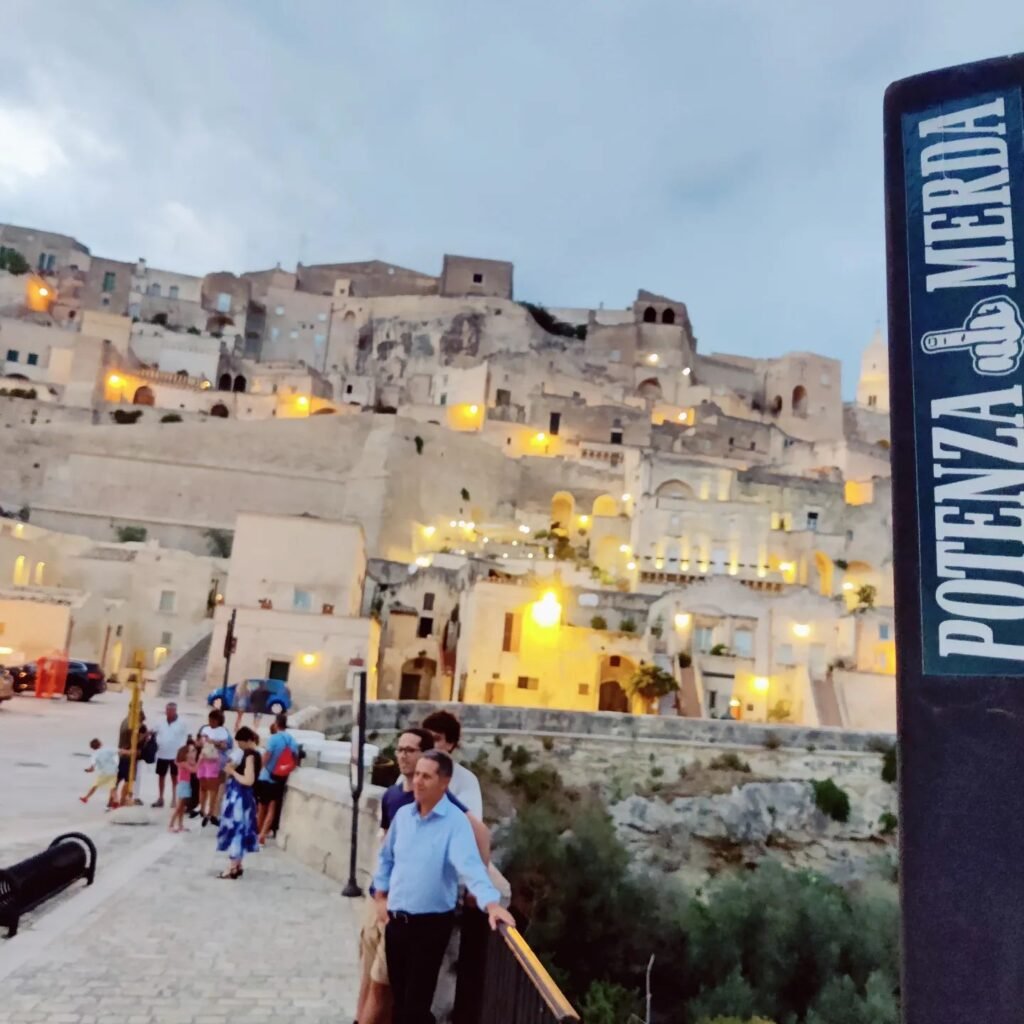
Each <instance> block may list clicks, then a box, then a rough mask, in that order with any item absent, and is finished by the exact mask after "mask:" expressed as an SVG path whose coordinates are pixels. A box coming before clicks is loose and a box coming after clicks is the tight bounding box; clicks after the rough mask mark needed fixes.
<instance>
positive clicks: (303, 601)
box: [292, 587, 313, 612]
mask: <svg viewBox="0 0 1024 1024" xmlns="http://www.w3.org/2000/svg"><path fill="white" fill-rule="evenodd" d="M292 607H293V608H294V609H295V610H296V611H300V612H308V611H309V610H310V608H312V607H313V595H312V594H311V593H310V592H309V591H308V590H300V589H299V588H298V587H296V588H295V594H294V596H293V597H292Z"/></svg>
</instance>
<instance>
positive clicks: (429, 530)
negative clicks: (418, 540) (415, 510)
mask: <svg viewBox="0 0 1024 1024" xmlns="http://www.w3.org/2000/svg"><path fill="white" fill-rule="evenodd" d="M435 533H437V527H436V526H424V527H423V536H424V537H433V536H434V534H435Z"/></svg>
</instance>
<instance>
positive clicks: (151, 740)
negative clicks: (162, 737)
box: [139, 732, 157, 764]
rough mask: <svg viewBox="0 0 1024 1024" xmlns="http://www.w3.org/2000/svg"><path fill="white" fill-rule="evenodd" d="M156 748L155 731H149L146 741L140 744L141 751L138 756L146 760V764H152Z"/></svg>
mask: <svg viewBox="0 0 1024 1024" xmlns="http://www.w3.org/2000/svg"><path fill="white" fill-rule="evenodd" d="M156 750H157V743H156V733H152V732H151V733H150V734H149V736H147V737H146V742H145V743H143V744H142V751H141V753H140V754H139V756H140V757H141V758H142V760H143V761H145V762H146V764H152V763H153V762H154V761H155V760H156Z"/></svg>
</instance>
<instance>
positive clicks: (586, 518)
mask: <svg viewBox="0 0 1024 1024" xmlns="http://www.w3.org/2000/svg"><path fill="white" fill-rule="evenodd" d="M589 522H590V516H580V526H586V525H587V523H589Z"/></svg>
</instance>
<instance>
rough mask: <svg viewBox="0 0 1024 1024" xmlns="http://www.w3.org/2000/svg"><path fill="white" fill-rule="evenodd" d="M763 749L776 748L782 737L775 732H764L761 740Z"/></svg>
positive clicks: (779, 744) (780, 743)
mask: <svg viewBox="0 0 1024 1024" xmlns="http://www.w3.org/2000/svg"><path fill="white" fill-rule="evenodd" d="M762 743H763V745H764V749H765V750H778V749H779V747H781V746H782V739H781V738H780V736H779V734H778V733H777V732H769V733H765V737H764V740H763V741H762Z"/></svg>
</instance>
